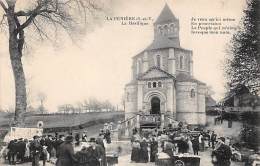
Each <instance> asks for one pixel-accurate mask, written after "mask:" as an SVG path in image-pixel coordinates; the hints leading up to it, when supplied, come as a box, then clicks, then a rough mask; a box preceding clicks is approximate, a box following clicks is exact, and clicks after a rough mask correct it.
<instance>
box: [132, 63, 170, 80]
mask: <svg viewBox="0 0 260 166" xmlns="http://www.w3.org/2000/svg"><path fill="white" fill-rule="evenodd" d="M168 78H173V79H175V77H174V76H173V75H171V74H170V73H167V72H166V71H164V70H162V69H160V68H159V67H156V66H154V67H151V68H150V69H149V70H147V71H146V72H145V73H143V74H141V75H139V76H138V78H137V79H138V80H152V79H168Z"/></svg>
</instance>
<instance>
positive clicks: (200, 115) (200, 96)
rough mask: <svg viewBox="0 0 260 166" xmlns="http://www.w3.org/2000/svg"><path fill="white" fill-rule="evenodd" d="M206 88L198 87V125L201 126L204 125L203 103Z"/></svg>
mask: <svg viewBox="0 0 260 166" xmlns="http://www.w3.org/2000/svg"><path fill="white" fill-rule="evenodd" d="M205 93H206V86H205V85H198V95H197V96H198V112H199V113H198V120H199V121H198V123H199V124H201V125H205V124H206V114H205V111H206V104H205V103H206V102H205Z"/></svg>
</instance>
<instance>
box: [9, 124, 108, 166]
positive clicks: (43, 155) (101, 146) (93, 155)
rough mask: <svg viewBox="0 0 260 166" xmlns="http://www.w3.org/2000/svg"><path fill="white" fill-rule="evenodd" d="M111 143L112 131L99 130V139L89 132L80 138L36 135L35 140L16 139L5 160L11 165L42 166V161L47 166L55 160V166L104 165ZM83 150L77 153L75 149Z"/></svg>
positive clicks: (11, 142) (78, 136)
mask: <svg viewBox="0 0 260 166" xmlns="http://www.w3.org/2000/svg"><path fill="white" fill-rule="evenodd" d="M109 143H111V137H110V131H109V130H103V129H101V130H100V133H99V136H98V137H97V138H94V137H92V138H90V139H89V140H88V139H87V135H86V132H85V133H84V134H82V136H81V137H80V135H79V134H76V135H75V138H74V137H73V136H72V133H70V134H68V135H67V136H65V135H60V136H59V137H58V136H57V135H56V136H52V135H43V136H38V135H35V136H34V137H33V139H32V140H28V139H23V138H20V139H14V140H11V141H10V142H9V143H8V145H7V148H6V154H7V155H6V160H8V162H9V164H10V165H16V164H18V163H24V162H31V163H32V166H39V165H40V161H42V165H43V166H45V164H46V162H50V161H51V159H52V158H53V159H54V160H55V161H56V162H55V163H56V166H100V165H101V166H105V165H106V144H109ZM76 147H78V148H80V150H79V151H78V152H76V153H75V151H74V148H76Z"/></svg>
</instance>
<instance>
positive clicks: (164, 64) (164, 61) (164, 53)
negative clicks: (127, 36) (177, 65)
mask: <svg viewBox="0 0 260 166" xmlns="http://www.w3.org/2000/svg"><path fill="white" fill-rule="evenodd" d="M168 54H169V51H168V49H160V50H155V51H149V52H148V66H149V68H151V67H153V66H157V64H156V56H157V55H160V56H161V69H162V70H164V71H168Z"/></svg>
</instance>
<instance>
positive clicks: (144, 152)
mask: <svg viewBox="0 0 260 166" xmlns="http://www.w3.org/2000/svg"><path fill="white" fill-rule="evenodd" d="M148 161H149V156H148V143H147V141H146V139H145V138H143V140H142V141H141V142H140V161H139V162H141V163H147V162H148Z"/></svg>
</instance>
